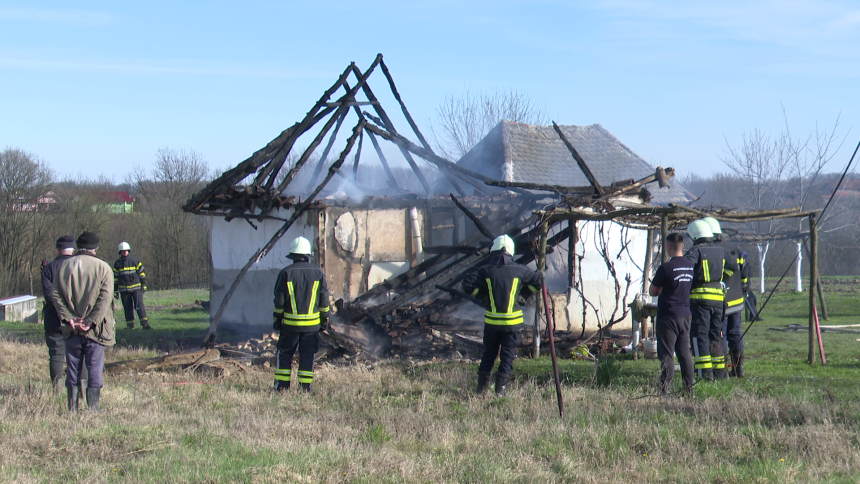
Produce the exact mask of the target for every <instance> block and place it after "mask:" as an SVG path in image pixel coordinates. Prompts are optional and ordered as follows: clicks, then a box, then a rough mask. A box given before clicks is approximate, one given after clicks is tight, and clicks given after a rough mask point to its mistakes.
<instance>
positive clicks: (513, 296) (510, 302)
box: [508, 277, 520, 313]
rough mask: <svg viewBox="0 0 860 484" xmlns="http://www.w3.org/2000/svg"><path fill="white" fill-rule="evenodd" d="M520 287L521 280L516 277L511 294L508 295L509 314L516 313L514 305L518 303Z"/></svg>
mask: <svg viewBox="0 0 860 484" xmlns="http://www.w3.org/2000/svg"><path fill="white" fill-rule="evenodd" d="M519 286H520V278H519V277H515V278H514V280H513V283H512V284H511V293H510V295H508V313H512V312H514V303H515V302H516V301H517V289H518V288H519Z"/></svg>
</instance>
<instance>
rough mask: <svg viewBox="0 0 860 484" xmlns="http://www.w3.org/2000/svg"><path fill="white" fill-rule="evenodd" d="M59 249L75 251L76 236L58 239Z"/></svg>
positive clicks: (65, 236)
mask: <svg viewBox="0 0 860 484" xmlns="http://www.w3.org/2000/svg"><path fill="white" fill-rule="evenodd" d="M57 248H58V249H74V248H75V236H74V235H64V236H62V237H60V238H59V239H57Z"/></svg>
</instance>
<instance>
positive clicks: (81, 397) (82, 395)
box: [78, 379, 89, 405]
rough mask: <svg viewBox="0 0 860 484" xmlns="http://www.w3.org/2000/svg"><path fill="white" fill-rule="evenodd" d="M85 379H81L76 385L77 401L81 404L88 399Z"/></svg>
mask: <svg viewBox="0 0 860 484" xmlns="http://www.w3.org/2000/svg"><path fill="white" fill-rule="evenodd" d="M86 392H87V380H84V379H81V382H80V385H78V402H79V403H80V404H81V405H83V404H85V403H87V402H88V401H89V398H88V397H87V393H86Z"/></svg>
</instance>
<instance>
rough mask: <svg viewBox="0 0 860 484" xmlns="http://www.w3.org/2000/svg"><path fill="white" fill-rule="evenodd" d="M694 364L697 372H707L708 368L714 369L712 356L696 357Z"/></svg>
mask: <svg viewBox="0 0 860 484" xmlns="http://www.w3.org/2000/svg"><path fill="white" fill-rule="evenodd" d="M693 362H694V363H695V365H694V366H695V368H696V369H697V370H707V369H708V368H713V367H714V365H713V364H712V363H711V356H710V355H706V356H698V357H694V358H693Z"/></svg>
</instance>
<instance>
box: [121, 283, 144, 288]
mask: <svg viewBox="0 0 860 484" xmlns="http://www.w3.org/2000/svg"><path fill="white" fill-rule="evenodd" d="M117 287H119V288H120V289H135V288H138V287H140V283H139V282H138V283H137V284H132V285H130V286H117Z"/></svg>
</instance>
